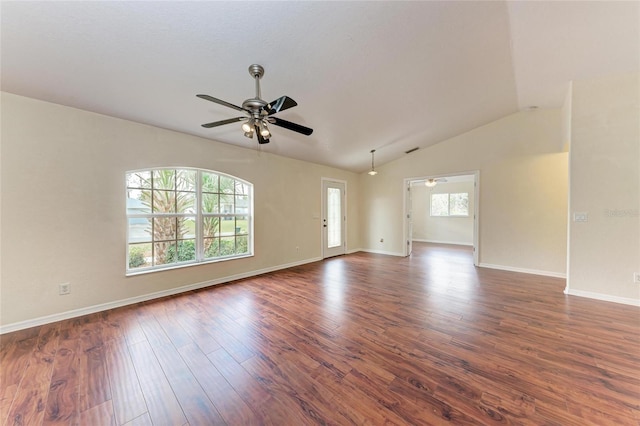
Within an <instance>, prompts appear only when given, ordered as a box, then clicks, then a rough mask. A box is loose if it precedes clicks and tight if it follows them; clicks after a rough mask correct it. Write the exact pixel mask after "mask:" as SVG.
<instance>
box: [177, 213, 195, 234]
mask: <svg viewBox="0 0 640 426" xmlns="http://www.w3.org/2000/svg"><path fill="white" fill-rule="evenodd" d="M178 229H179V231H178V239H190V238H195V237H196V218H195V216H193V217H181V218H178Z"/></svg>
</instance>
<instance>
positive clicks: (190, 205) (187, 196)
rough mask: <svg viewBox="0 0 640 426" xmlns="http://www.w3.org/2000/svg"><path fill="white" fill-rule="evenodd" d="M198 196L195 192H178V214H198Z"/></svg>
mask: <svg viewBox="0 0 640 426" xmlns="http://www.w3.org/2000/svg"><path fill="white" fill-rule="evenodd" d="M195 204H196V194H195V193H194V192H178V193H177V195H176V207H177V208H178V213H195V212H196V206H195Z"/></svg>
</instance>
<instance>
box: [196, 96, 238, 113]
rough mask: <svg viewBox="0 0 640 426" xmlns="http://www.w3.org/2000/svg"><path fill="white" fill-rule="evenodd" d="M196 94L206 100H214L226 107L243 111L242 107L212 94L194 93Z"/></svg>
mask: <svg viewBox="0 0 640 426" xmlns="http://www.w3.org/2000/svg"><path fill="white" fill-rule="evenodd" d="M196 96H197V97H199V98H200V99H205V100H207V101H211V102H215V103H217V104H219V105H223V106H226V107H228V108H233V109H237V110H238V111H244V109H243V108H242V107H239V106H238V105H234V104H230V103H229V102H226V101H223V100H221V99H218V98H214V97H213V96H209V95H196Z"/></svg>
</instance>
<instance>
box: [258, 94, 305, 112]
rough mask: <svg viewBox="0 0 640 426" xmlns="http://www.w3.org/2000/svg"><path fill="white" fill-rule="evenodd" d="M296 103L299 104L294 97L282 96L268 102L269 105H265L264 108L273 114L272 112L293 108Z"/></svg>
mask: <svg viewBox="0 0 640 426" xmlns="http://www.w3.org/2000/svg"><path fill="white" fill-rule="evenodd" d="M296 105H298V103H297V102H296V101H294V100H293V99H291V98H290V97H288V96H280V97H279V98H278V99H276V100H275V101H273V102H270V103H268V104H267V106H265V107H264V110H265V111H266V112H267V114H269V115H272V114H275V113H276V112H280V111H284V110H285V109H289V108H293V107H294V106H296Z"/></svg>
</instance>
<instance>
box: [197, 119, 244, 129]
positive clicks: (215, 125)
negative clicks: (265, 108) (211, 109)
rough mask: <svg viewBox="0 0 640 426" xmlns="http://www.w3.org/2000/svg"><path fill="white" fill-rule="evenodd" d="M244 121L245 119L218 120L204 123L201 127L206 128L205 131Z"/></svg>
mask: <svg viewBox="0 0 640 426" xmlns="http://www.w3.org/2000/svg"><path fill="white" fill-rule="evenodd" d="M246 119H247V117H236V118H229V119H227V120H220V121H214V122H213V123H206V124H203V125H202V127H206V128H207V129H210V128H212V127H218V126H224V125H225V124H231V123H237V122H238V121H242V120H246Z"/></svg>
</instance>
